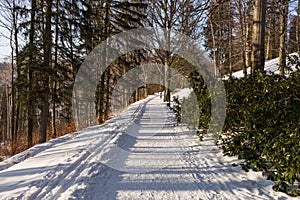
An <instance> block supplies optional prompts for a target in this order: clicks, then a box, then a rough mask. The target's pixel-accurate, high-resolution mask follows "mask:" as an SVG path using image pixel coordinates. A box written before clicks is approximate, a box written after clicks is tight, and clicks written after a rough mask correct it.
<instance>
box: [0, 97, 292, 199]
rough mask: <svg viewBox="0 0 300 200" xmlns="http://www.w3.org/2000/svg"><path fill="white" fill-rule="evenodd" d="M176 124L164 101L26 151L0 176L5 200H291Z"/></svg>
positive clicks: (138, 105)
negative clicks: (27, 153)
mask: <svg viewBox="0 0 300 200" xmlns="http://www.w3.org/2000/svg"><path fill="white" fill-rule="evenodd" d="M174 124H175V122H174V116H173V114H172V113H171V112H170V111H169V110H168V109H167V107H166V105H165V104H163V103H162V102H161V99H160V98H159V97H158V96H150V97H148V98H147V99H145V100H143V101H140V102H136V103H135V104H132V105H131V106H130V107H129V108H128V109H127V110H126V111H125V112H123V113H121V114H120V115H119V116H117V117H115V118H114V119H111V120H109V121H108V122H107V123H105V124H103V125H101V126H95V127H90V128H88V129H85V130H83V131H81V132H78V133H74V134H72V135H68V136H64V137H61V138H58V139H55V140H52V141H50V142H48V143H47V144H41V145H37V146H36V147H34V148H33V149H31V150H29V151H27V152H30V156H31V157H30V158H28V159H26V160H24V161H22V162H20V163H18V164H16V165H13V166H11V167H8V168H7V169H5V170H2V171H0V199H33V200H36V199H103V200H109V199H172V200H173V199H290V197H288V196H287V195H285V194H283V193H276V192H274V191H273V190H272V185H273V184H274V183H273V182H272V181H268V180H265V178H263V177H262V176H261V175H260V173H256V172H252V171H250V172H248V173H246V172H244V171H243V170H242V169H241V168H240V167H239V166H238V167H234V166H233V165H232V164H233V163H236V164H238V163H239V161H238V160H236V159H235V158H228V157H223V156H222V153H221V151H220V149H219V148H218V147H216V146H215V145H214V142H213V140H212V139H211V138H210V137H207V138H205V140H204V141H203V142H200V141H199V140H198V138H197V136H195V135H194V134H191V132H190V131H189V130H188V129H187V128H186V127H185V126H184V125H180V126H174ZM35 149H37V150H35ZM24 153H25V154H26V152H24ZM24 153H23V155H24ZM13 159H18V155H17V156H16V157H14V158H11V159H10V160H8V161H6V163H7V162H11V161H12V160H13ZM1 164H2V165H4V164H5V162H4V163H0V166H1ZM291 199H292V198H291Z"/></svg>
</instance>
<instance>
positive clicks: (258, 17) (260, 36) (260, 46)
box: [251, 0, 266, 74]
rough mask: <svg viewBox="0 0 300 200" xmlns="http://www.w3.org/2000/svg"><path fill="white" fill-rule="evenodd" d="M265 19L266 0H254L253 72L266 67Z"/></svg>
mask: <svg viewBox="0 0 300 200" xmlns="http://www.w3.org/2000/svg"><path fill="white" fill-rule="evenodd" d="M265 19H266V1H265V0H254V4H253V27H252V57H251V60H252V68H251V72H252V74H254V73H255V72H256V71H257V70H261V71H263V70H264V67H265Z"/></svg>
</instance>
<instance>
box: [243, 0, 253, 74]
mask: <svg viewBox="0 0 300 200" xmlns="http://www.w3.org/2000/svg"><path fill="white" fill-rule="evenodd" d="M248 2H249V3H248V10H247V14H246V30H245V32H246V37H245V38H246V47H245V49H246V63H245V64H246V66H245V67H246V68H244V76H245V77H246V76H247V69H248V68H249V67H252V62H251V54H252V37H251V35H252V32H251V28H252V27H251V21H252V19H251V16H250V13H251V6H250V5H251V3H250V1H248Z"/></svg>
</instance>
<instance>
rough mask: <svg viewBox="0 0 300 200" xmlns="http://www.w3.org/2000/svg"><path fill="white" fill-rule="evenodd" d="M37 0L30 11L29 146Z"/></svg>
mask: <svg viewBox="0 0 300 200" xmlns="http://www.w3.org/2000/svg"><path fill="white" fill-rule="evenodd" d="M36 6H37V5H36V0H32V1H31V11H30V33H29V51H30V55H29V60H30V64H29V66H28V70H27V82H28V86H27V145H28V147H31V146H32V133H33V99H32V78H33V77H32V73H33V72H32V67H33V65H34V63H35V61H34V60H35V59H34V58H33V56H34V55H33V54H34V52H35V50H34V49H35V47H34V34H35V14H36Z"/></svg>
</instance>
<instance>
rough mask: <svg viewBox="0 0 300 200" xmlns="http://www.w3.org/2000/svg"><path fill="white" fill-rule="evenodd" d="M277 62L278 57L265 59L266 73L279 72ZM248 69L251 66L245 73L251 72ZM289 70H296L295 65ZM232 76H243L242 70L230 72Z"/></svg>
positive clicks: (293, 54)
mask: <svg viewBox="0 0 300 200" xmlns="http://www.w3.org/2000/svg"><path fill="white" fill-rule="evenodd" d="M295 55H297V53H292V54H289V56H295ZM278 63H279V58H274V59H271V60H268V61H266V62H265V71H266V72H267V74H273V73H274V74H279V70H278ZM287 63H288V61H287ZM250 70H251V68H247V74H251V72H250ZM291 70H292V71H296V66H292V67H291ZM232 76H233V77H235V78H243V77H244V73H243V70H240V71H237V72H234V73H232ZM225 79H228V76H226V77H225Z"/></svg>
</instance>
